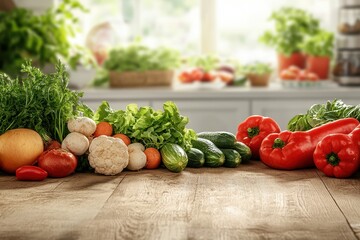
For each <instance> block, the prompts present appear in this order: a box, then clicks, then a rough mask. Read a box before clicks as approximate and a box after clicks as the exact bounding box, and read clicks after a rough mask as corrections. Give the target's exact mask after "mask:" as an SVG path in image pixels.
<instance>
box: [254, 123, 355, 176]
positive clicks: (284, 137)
mask: <svg viewBox="0 0 360 240" xmlns="http://www.w3.org/2000/svg"><path fill="white" fill-rule="evenodd" d="M358 125H359V121H358V120H356V119H355V118H345V119H340V120H336V121H333V122H329V123H326V124H324V125H322V126H319V127H316V128H313V129H311V130H309V131H305V132H301V131H296V132H290V131H283V132H281V133H273V134H270V135H269V136H267V137H266V138H265V139H264V140H263V142H262V144H261V147H260V159H261V161H262V162H263V163H264V164H266V165H268V166H269V167H271V168H276V169H283V170H294V169H301V168H309V167H313V166H314V161H313V153H314V151H315V147H316V145H317V144H318V143H319V142H320V140H321V139H323V138H324V137H325V136H327V135H329V134H332V133H344V134H349V133H350V132H351V131H352V130H354V129H355V128H356V127H357V126H358Z"/></svg>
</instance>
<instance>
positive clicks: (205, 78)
mask: <svg viewBox="0 0 360 240" xmlns="http://www.w3.org/2000/svg"><path fill="white" fill-rule="evenodd" d="M215 77H216V76H215V74H213V73H211V72H205V73H204V76H203V78H202V79H201V81H202V82H212V81H214V80H215Z"/></svg>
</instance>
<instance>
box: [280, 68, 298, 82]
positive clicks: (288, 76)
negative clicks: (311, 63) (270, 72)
mask: <svg viewBox="0 0 360 240" xmlns="http://www.w3.org/2000/svg"><path fill="white" fill-rule="evenodd" d="M280 78H281V79H282V80H294V79H296V74H295V73H294V72H292V71H290V70H288V69H285V70H282V71H281V73H280Z"/></svg>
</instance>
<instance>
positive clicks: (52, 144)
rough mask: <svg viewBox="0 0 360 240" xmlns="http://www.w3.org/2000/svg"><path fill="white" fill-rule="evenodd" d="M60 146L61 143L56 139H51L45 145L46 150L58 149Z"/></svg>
mask: <svg viewBox="0 0 360 240" xmlns="http://www.w3.org/2000/svg"><path fill="white" fill-rule="evenodd" d="M58 148H61V144H60V143H59V142H58V141H56V140H51V141H50V142H47V143H46V147H45V149H46V150H51V149H58Z"/></svg>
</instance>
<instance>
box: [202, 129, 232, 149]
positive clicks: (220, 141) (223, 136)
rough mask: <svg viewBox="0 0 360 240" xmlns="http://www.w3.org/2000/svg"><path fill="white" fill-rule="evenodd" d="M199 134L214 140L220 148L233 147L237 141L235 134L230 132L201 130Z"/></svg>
mask: <svg viewBox="0 0 360 240" xmlns="http://www.w3.org/2000/svg"><path fill="white" fill-rule="evenodd" d="M197 136H198V137H200V138H205V139H207V140H210V141H212V142H213V143H214V144H215V145H216V146H217V147H218V148H233V147H234V144H235V142H236V137H235V135H234V134H232V133H230V132H201V133H198V134H197Z"/></svg>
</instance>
